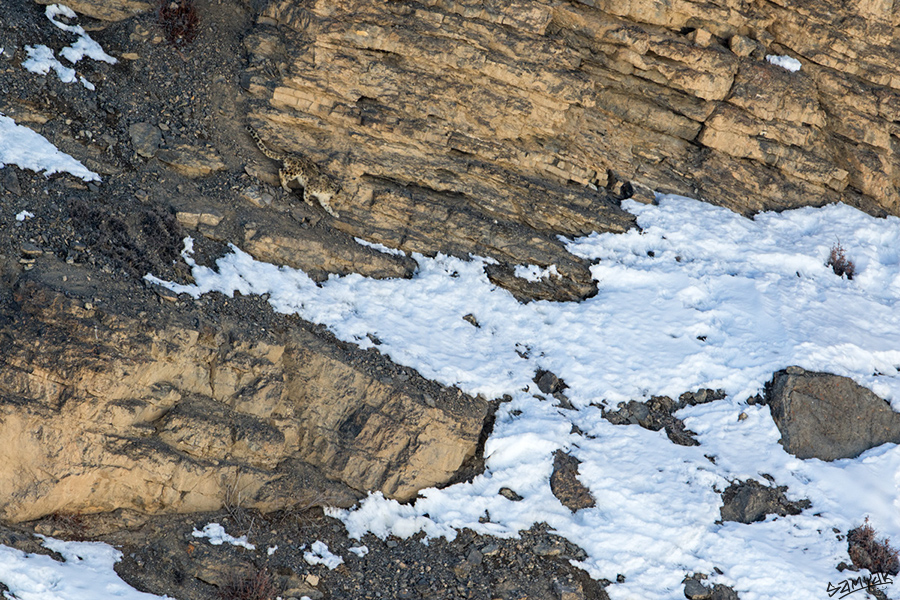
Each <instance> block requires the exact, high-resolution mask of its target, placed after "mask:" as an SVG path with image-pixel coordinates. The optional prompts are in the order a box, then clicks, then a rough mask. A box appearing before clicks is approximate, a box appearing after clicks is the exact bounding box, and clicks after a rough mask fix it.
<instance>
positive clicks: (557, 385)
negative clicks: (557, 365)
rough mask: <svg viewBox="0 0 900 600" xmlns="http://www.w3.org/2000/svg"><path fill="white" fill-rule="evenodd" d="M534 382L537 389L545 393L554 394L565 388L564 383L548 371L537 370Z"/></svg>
mask: <svg viewBox="0 0 900 600" xmlns="http://www.w3.org/2000/svg"><path fill="white" fill-rule="evenodd" d="M534 382H535V383H536V384H537V386H538V389H540V390H541V391H542V392H544V393H545V394H555V393H556V392H561V391H562V390H564V389H566V388H567V387H569V386H567V385H566V383H565V382H564V381H563V380H562V379H560V378H559V377H557V376H556V375H554V374H553V373H551V372H550V371H544V370H539V371H538V372H537V373H535V375H534Z"/></svg>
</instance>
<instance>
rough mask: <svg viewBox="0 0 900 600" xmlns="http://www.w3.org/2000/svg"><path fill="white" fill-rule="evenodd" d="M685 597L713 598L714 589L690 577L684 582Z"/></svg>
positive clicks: (693, 598) (693, 599) (707, 599)
mask: <svg viewBox="0 0 900 600" xmlns="http://www.w3.org/2000/svg"><path fill="white" fill-rule="evenodd" d="M684 597H685V598H690V600H709V599H710V598H712V590H711V589H709V588H708V587H706V586H705V585H703V584H702V583H700V582H699V581H697V580H696V579H688V580H687V581H685V582H684Z"/></svg>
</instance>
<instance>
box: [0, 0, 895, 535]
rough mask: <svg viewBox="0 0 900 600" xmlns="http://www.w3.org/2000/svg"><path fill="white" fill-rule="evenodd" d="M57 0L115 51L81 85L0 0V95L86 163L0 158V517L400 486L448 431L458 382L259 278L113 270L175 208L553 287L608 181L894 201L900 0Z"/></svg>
mask: <svg viewBox="0 0 900 600" xmlns="http://www.w3.org/2000/svg"><path fill="white" fill-rule="evenodd" d="M42 1H43V0H42ZM70 4H71V5H72V7H73V8H74V9H75V10H77V11H79V12H80V13H82V14H83V15H84V16H85V18H84V24H85V25H86V26H87V27H88V29H90V30H91V31H92V35H93V36H94V37H95V38H96V39H98V40H99V41H100V42H101V43H102V44H103V45H104V47H105V48H106V49H107V50H108V51H109V52H112V53H113V54H115V55H116V56H118V57H120V58H121V60H120V62H119V63H118V64H116V65H109V64H106V63H96V64H80V65H79V69H81V70H82V71H83V72H84V73H86V74H87V75H88V78H89V79H92V80H93V81H95V82H96V83H97V84H98V85H97V89H96V91H95V92H94V91H88V90H86V89H83V88H81V87H80V86H77V85H76V86H68V84H63V83H61V82H59V81H58V80H57V79H56V78H55V77H54V76H53V75H52V74H51V75H49V76H47V77H38V76H35V75H33V74H31V73H28V72H26V71H25V70H24V69H23V68H22V62H23V60H24V58H25V52H24V50H23V48H24V46H25V45H28V44H35V43H48V44H51V45H54V47H55V48H58V47H61V46H63V45H65V44H68V43H71V41H72V40H70V39H66V38H65V34H63V33H62V32H60V31H59V30H56V29H54V28H53V26H51V25H49V24H48V23H47V21H46V19H45V18H44V16H43V14H42V11H43V8H42V7H40V6H37V5H35V4H34V3H32V2H30V1H29V0H8V1H4V5H3V9H2V10H3V11H4V15H3V16H4V19H0V47H3V48H4V51H3V53H2V57H0V72H2V75H3V79H2V84H0V85H2V90H0V91H2V94H0V111H2V112H3V113H4V114H6V115H9V116H12V117H14V118H15V119H16V121H17V122H18V123H20V124H26V125H28V126H30V127H32V128H34V129H36V130H38V131H40V132H41V133H42V134H43V135H45V136H46V137H47V138H48V139H50V140H51V141H52V142H53V143H54V144H56V145H57V146H58V147H60V148H62V149H63V150H65V151H66V152H68V153H70V154H72V155H73V156H75V157H76V158H78V159H79V160H82V161H83V162H84V163H85V165H87V166H88V167H89V168H91V169H93V170H95V171H97V172H98V173H100V174H101V175H102V177H103V182H102V184H101V185H96V184H91V185H90V186H87V185H83V184H81V183H80V182H77V181H71V180H69V179H67V178H65V177H56V178H53V179H50V180H45V179H44V178H43V176H40V175H36V174H33V173H30V172H26V171H14V170H13V169H12V168H11V167H6V168H4V169H3V170H2V171H0V173H2V175H3V177H2V179H0V186H2V187H0V195H2V200H3V202H4V203H5V206H8V207H9V208H10V211H12V212H9V211H7V212H9V214H15V213H17V212H18V211H20V210H24V209H28V210H30V211H32V212H34V213H35V215H36V216H35V218H34V219H31V220H29V221H27V222H25V221H23V222H20V223H15V222H12V221H11V220H10V219H6V220H4V221H3V222H0V263H2V264H3V265H4V266H3V270H2V276H3V279H2V290H0V291H2V294H0V296H2V306H3V310H2V320H0V335H2V336H3V342H2V345H3V352H2V354H0V398H2V402H0V438H2V439H3V440H4V444H2V448H0V453H2V461H0V463H2V464H3V465H6V467H5V468H4V470H3V471H2V473H0V481H2V483H3V485H2V486H0V506H2V515H0V516H2V517H4V518H7V519H14V520H16V519H18V520H21V519H29V518H34V517H37V516H40V515H43V514H49V513H53V512H58V511H81V512H97V511H108V510H112V509H115V508H122V507H124V508H135V509H138V510H142V511H146V512H160V511H172V510H180V511H188V510H199V509H208V508H217V507H219V506H221V505H222V504H224V503H234V502H240V504H242V505H244V506H253V507H257V508H261V509H271V508H278V507H281V506H284V505H286V504H288V503H291V502H294V503H301V504H303V503H316V502H317V501H321V499H320V500H317V498H316V497H313V496H315V495H316V494H318V495H319V496H321V495H323V494H324V495H326V496H327V498H324V500H327V501H328V502H329V503H332V504H341V503H347V502H351V501H352V500H353V499H355V498H356V497H358V496H359V495H360V494H362V493H364V492H366V491H371V490H380V491H383V492H384V493H386V494H388V495H390V496H393V497H396V498H401V499H405V498H409V497H412V496H414V495H415V493H416V491H417V490H418V489H421V488H423V487H427V486H431V485H435V484H439V483H441V482H445V481H447V480H449V479H451V477H452V476H453V473H454V472H455V471H456V470H457V469H458V468H459V467H460V465H461V464H462V463H463V462H464V460H465V459H466V458H467V457H468V456H470V455H471V454H472V453H474V452H475V448H476V444H477V440H478V436H479V433H480V431H481V429H482V424H483V423H484V418H485V415H486V414H487V412H488V411H487V404H486V403H485V402H484V401H483V400H481V399H477V398H469V397H467V396H465V395H460V394H458V393H457V391H456V390H451V389H445V388H441V387H439V386H436V385H434V384H432V383H430V382H427V381H425V380H423V379H422V378H420V377H418V376H417V375H416V374H415V373H411V372H409V371H407V370H404V369H399V368H397V367H396V366H394V365H391V364H390V363H389V362H388V361H386V360H384V359H383V358H382V357H381V356H380V355H378V354H377V353H373V352H365V353H364V352H360V351H358V350H356V349H354V348H350V347H348V346H346V345H343V344H340V343H337V342H336V341H335V340H334V339H333V338H331V337H330V336H328V335H327V334H323V333H322V332H321V331H318V330H317V329H316V328H314V327H311V326H309V325H308V324H302V323H298V322H297V321H295V320H292V319H287V318H283V317H279V316H275V315H272V313H271V309H269V308H268V306H267V305H265V304H264V303H263V302H262V301H256V300H252V299H240V298H239V299H234V300H232V299H224V298H221V297H216V298H208V299H204V300H203V301H201V302H200V303H191V302H190V301H185V300H184V299H183V298H182V299H178V298H177V297H175V296H173V295H171V294H168V295H167V294H166V293H164V292H161V291H160V290H157V293H158V294H159V296H158V295H157V294H155V293H154V292H153V291H151V290H147V289H145V288H144V286H143V283H142V282H141V280H140V277H142V276H143V275H144V274H145V273H146V272H147V271H148V270H152V271H153V272H154V273H155V274H157V275H160V276H164V277H167V278H170V279H178V280H181V281H185V280H187V278H188V275H187V271H188V270H187V269H186V267H185V265H184V263H183V262H182V261H181V260H180V259H179V258H178V252H179V250H180V243H181V238H182V237H183V236H184V235H187V234H190V235H193V236H195V237H196V238H197V243H196V245H197V249H198V254H197V259H198V261H200V262H201V263H205V264H209V263H211V262H212V260H213V259H215V258H216V257H217V256H220V255H221V254H222V253H223V252H224V251H226V250H227V247H226V244H227V243H235V244H237V245H239V246H241V247H242V248H243V249H245V250H246V251H248V252H250V253H251V254H252V255H253V256H255V257H256V258H259V259H261V260H266V261H270V262H274V263H276V264H280V265H289V266H293V267H299V268H302V269H304V270H305V271H306V272H307V273H309V274H310V276H311V277H312V278H314V279H315V280H318V281H321V280H324V279H325V278H327V277H328V276H329V275H330V274H341V275H343V274H348V273H360V274H363V275H365V276H369V277H410V276H412V274H413V272H414V270H415V268H416V264H415V261H414V260H412V259H411V258H409V257H407V256H398V255H391V254H386V253H383V252H379V251H376V250H374V249H373V248H371V247H368V246H364V245H361V244H359V243H357V241H355V240H354V238H358V239H361V240H364V241H367V242H377V243H381V244H384V245H385V246H388V247H389V248H395V249H401V250H404V251H406V252H422V253H427V254H434V253H438V252H444V253H450V254H454V255H458V256H463V257H465V256H467V255H468V254H469V253H474V254H478V255H482V256H489V257H492V258H493V259H494V260H495V261H496V262H495V264H492V265H490V266H489V267H488V276H489V277H491V279H492V280H493V281H495V282H496V283H497V284H499V285H501V286H503V287H505V288H507V289H508V290H510V291H511V292H512V293H513V294H515V295H516V296H517V297H519V298H521V299H522V300H526V301H528V300H534V299H550V300H557V301H563V300H579V299H582V298H585V297H588V296H590V295H592V294H593V293H595V292H596V288H595V282H594V281H592V279H591V277H590V272H589V270H588V268H589V264H588V263H587V262H586V261H584V260H582V259H581V258H578V257H576V256H574V255H571V254H569V253H568V252H567V251H566V249H565V246H564V244H563V242H562V241H561V240H560V236H564V237H572V236H578V235H583V234H588V233H590V232H592V231H600V232H621V231H625V230H627V229H629V228H631V227H633V226H634V219H633V217H632V216H631V215H630V214H629V213H627V212H625V211H624V210H622V208H621V207H620V205H619V204H620V202H621V200H622V199H624V198H629V197H631V198H634V199H636V200H640V201H644V202H651V201H652V200H653V192H654V191H660V192H677V193H681V194H686V195H690V196H695V197H700V198H703V199H705V200H707V201H709V202H713V203H716V204H721V205H724V206H727V207H730V208H732V209H734V210H736V211H739V212H742V213H745V214H751V213H754V212H756V211H760V210H769V209H773V210H778V209H785V208H791V207H797V206H801V205H809V204H812V205H820V204H824V203H828V202H834V201H843V202H846V203H849V204H853V205H855V206H859V207H861V208H863V209H864V210H867V211H869V212H872V213H875V214H895V215H896V214H900V203H898V199H900V198H898V184H900V159H898V156H900V154H898V148H900V66H898V65H900V34H898V32H900V29H898V26H900V2H898V3H892V2H891V1H890V0H880V1H879V0H860V1H859V2H855V3H852V5H851V4H848V3H845V2H836V1H834V2H831V1H826V2H821V1H820V2H808V1H806V0H778V1H771V2H770V1H763V0H757V1H752V2H750V1H740V0H711V1H706V2H699V1H696V2H695V1H688V0H631V1H612V0H610V1H607V0H591V1H588V0H583V1H581V2H576V1H571V0H565V1H555V2H550V1H547V0H519V1H517V2H493V1H492V2H480V1H479V2H469V1H459V2H454V1H452V0H427V1H422V2H415V1H407V2H401V1H389V2H371V1H368V0H327V1H326V0H322V1H307V0H269V1H259V2H247V1H245V2H240V1H238V0H234V1H229V0H225V1H221V0H220V1H219V2H217V3H212V2H205V1H202V0H198V1H197V6H198V11H199V14H200V15H201V29H200V32H199V35H198V37H197V38H196V41H195V42H194V43H193V44H188V45H182V46H179V47H177V48H173V47H171V46H169V45H167V44H166V43H165V36H164V35H163V34H162V33H161V31H160V28H159V26H158V24H157V23H156V18H155V16H154V15H153V11H151V10H150V9H151V8H152V7H151V3H148V2H143V1H139V0H77V1H75V2H71V3H70ZM769 54H777V55H790V56H792V57H794V58H796V59H798V60H799V61H800V64H801V69H800V70H799V71H797V72H790V71H788V70H786V69H784V68H782V67H780V66H777V65H774V64H771V63H769V62H767V60H766V56H767V55H769ZM80 72H81V71H80ZM248 124H249V125H252V126H254V127H255V128H256V129H257V130H258V131H259V132H260V134H261V135H262V137H263V138H264V139H265V140H266V142H267V143H268V144H269V145H271V146H272V147H273V148H277V149H279V150H285V151H290V152H300V153H303V154H304V155H306V156H308V157H309V158H311V159H312V160H313V161H315V162H316V163H317V164H318V165H319V166H320V167H321V169H322V170H323V171H325V172H326V173H327V174H329V175H330V176H331V177H333V178H334V179H335V181H336V182H337V183H339V184H340V186H341V188H342V189H341V193H340V194H339V195H338V196H337V197H336V198H335V199H334V200H333V201H332V204H333V205H334V207H335V208H336V209H337V212H339V213H340V218H333V217H331V216H329V215H327V214H326V213H324V212H323V211H322V210H321V209H320V208H318V207H315V206H307V205H306V204H304V203H303V202H302V201H300V200H299V198H297V197H295V196H293V195H292V194H289V193H287V192H284V191H282V190H280V188H278V187H277V185H278V179H277V176H276V171H277V167H278V165H277V164H276V163H275V162H274V161H272V160H270V159H268V158H266V157H264V156H263V155H262V154H261V153H259V151H258V150H257V148H256V147H255V146H254V145H253V144H252V142H251V140H250V138H249V136H248V135H247V134H246V131H245V125H248ZM7 212H5V213H4V214H7ZM522 264H534V265H537V266H539V267H541V268H542V269H544V268H547V267H550V266H551V265H555V266H556V271H557V272H558V274H559V276H554V275H549V276H548V277H546V278H544V279H543V280H542V281H540V282H529V281H526V280H524V279H521V278H519V277H516V276H515V271H514V267H515V266H516V265H522ZM263 329H264V330H265V331H263ZM313 490H315V491H313Z"/></svg>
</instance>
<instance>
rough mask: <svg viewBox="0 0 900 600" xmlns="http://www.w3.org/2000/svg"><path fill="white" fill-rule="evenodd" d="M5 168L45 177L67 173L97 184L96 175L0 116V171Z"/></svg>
mask: <svg viewBox="0 0 900 600" xmlns="http://www.w3.org/2000/svg"><path fill="white" fill-rule="evenodd" d="M6 165H16V166H17V167H19V168H20V169H28V170H29V171H35V172H37V173H40V172H43V173H44V175H46V176H47V177H49V176H50V175H53V174H54V173H69V174H71V175H74V176H75V177H78V178H80V179H83V180H84V181H100V176H99V175H98V174H96V173H94V172H93V171H91V170H90V169H88V168H87V167H85V166H84V165H83V164H81V163H80V162H78V161H77V160H75V159H74V158H72V157H71V156H69V155H68V154H66V153H64V152H62V151H60V150H59V149H58V148H57V147H56V146H54V145H53V144H52V143H50V140H48V139H47V138H45V137H44V136H42V135H41V134H39V133H36V132H35V131H33V130H31V129H29V128H28V127H25V126H24V125H17V124H16V122H15V121H13V120H12V119H10V118H9V117H7V116H4V115H3V113H0V169H2V168H3V167H5V166H6Z"/></svg>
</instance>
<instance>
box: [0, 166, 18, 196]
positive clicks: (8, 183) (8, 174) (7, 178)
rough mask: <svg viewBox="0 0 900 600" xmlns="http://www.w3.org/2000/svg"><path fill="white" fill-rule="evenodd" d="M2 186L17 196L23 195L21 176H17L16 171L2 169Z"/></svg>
mask: <svg viewBox="0 0 900 600" xmlns="http://www.w3.org/2000/svg"><path fill="white" fill-rule="evenodd" d="M0 184H2V185H3V187H4V188H6V191H8V192H10V193H12V194H15V195H16V196H21V195H22V186H21V185H19V176H18V175H16V171H15V169H12V168H5V169H0Z"/></svg>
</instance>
